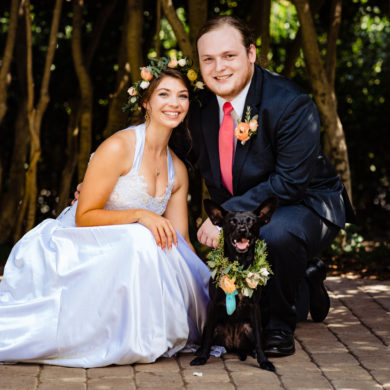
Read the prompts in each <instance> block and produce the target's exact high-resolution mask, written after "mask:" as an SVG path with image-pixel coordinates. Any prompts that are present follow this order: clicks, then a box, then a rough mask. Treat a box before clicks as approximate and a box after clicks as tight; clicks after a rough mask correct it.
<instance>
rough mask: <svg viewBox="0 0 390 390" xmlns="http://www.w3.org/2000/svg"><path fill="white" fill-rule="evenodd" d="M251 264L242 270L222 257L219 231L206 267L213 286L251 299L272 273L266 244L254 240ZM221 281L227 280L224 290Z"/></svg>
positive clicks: (222, 249) (221, 241) (221, 234)
mask: <svg viewBox="0 0 390 390" xmlns="http://www.w3.org/2000/svg"><path fill="white" fill-rule="evenodd" d="M254 257H255V258H254V261H253V264H251V265H250V266H249V267H248V268H246V269H244V266H243V265H241V264H240V263H239V262H238V261H237V260H236V261H233V262H231V261H230V260H229V259H228V258H227V257H225V255H224V239H223V231H222V229H221V232H220V235H219V245H218V248H216V249H212V250H211V251H210V252H209V253H208V255H207V258H208V260H209V261H208V262H207V265H208V267H209V268H210V270H211V277H212V279H214V281H215V284H216V285H218V286H219V287H221V288H222V289H223V290H224V291H225V292H228V293H232V292H234V291H235V290H238V291H239V292H240V291H241V292H242V294H243V295H245V296H247V297H251V296H252V294H253V291H254V290H255V289H256V288H257V286H258V285H260V286H265V285H266V284H267V281H268V279H269V278H270V276H271V275H273V272H272V270H271V267H270V265H269V263H268V261H267V244H266V243H265V242H264V241H263V240H260V239H257V240H256V244H255V256H254ZM223 279H225V280H228V282H229V287H228V288H225V285H224V284H225V283H223V282H224V281H223Z"/></svg>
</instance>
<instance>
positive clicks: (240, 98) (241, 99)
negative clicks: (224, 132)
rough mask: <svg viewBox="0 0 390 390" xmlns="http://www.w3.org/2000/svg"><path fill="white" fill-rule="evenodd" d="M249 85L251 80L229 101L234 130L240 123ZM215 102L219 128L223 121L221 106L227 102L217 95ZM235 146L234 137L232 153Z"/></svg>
mask: <svg viewBox="0 0 390 390" xmlns="http://www.w3.org/2000/svg"><path fill="white" fill-rule="evenodd" d="M250 85H251V80H250V81H249V83H248V84H247V85H246V86H245V88H244V89H243V90H242V91H241V92H240V93H239V94H238V95H237V96H236V97H235V98H234V99H233V100H231V101H230V104H231V105H232V106H233V111H232V113H231V115H232V118H233V126H234V128H236V126H237V125H238V122H241V118H242V116H243V114H244V109H245V107H244V106H245V100H246V95H247V94H248V90H249V86H250ZM217 101H218V106H219V126H221V124H222V121H223V115H224V114H223V105H224V104H225V103H226V102H227V100H225V99H223V98H222V97H220V96H218V95H217ZM232 137H234V134H232ZM236 145H237V138H236V137H234V152H235V151H236Z"/></svg>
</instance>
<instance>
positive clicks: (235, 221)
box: [229, 218, 237, 226]
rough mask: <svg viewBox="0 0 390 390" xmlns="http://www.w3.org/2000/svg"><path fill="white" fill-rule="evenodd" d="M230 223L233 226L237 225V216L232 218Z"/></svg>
mask: <svg viewBox="0 0 390 390" xmlns="http://www.w3.org/2000/svg"><path fill="white" fill-rule="evenodd" d="M229 223H230V225H232V226H236V225H237V219H236V218H232V219H231V220H230V221H229Z"/></svg>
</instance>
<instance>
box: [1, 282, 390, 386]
mask: <svg viewBox="0 0 390 390" xmlns="http://www.w3.org/2000/svg"><path fill="white" fill-rule="evenodd" d="M327 286H328V289H329V291H330V295H331V299H332V307H331V312H330V313H329V315H328V317H327V319H326V321H325V322H324V323H321V324H316V323H312V322H310V321H308V322H305V323H302V324H299V326H298V327H297V330H296V349H297V351H296V353H295V355H293V356H290V357H285V358H279V359H275V358H274V359H271V360H272V361H273V363H274V364H275V366H276V370H277V373H276V374H274V373H270V372H266V371H263V370H260V369H259V368H258V367H257V364H256V361H255V360H254V359H252V358H248V360H247V361H245V362H241V361H239V360H238V359H237V357H236V356H235V355H230V354H228V355H225V356H223V358H210V360H209V362H208V363H207V365H205V366H203V367H195V368H194V367H191V366H190V365H189V362H190V360H191V359H192V356H188V355H182V356H179V357H177V358H172V359H160V360H159V361H158V362H156V363H154V364H136V365H134V366H112V367H105V368H94V369H89V370H84V369H79V368H64V367H56V366H46V365H37V364H30V365H29V364H17V365H4V366H0V389H1V390H62V389H67V390H68V389H72V390H73V389H74V390H105V389H114V390H124V389H134V390H135V389H163V390H165V389H167V390H168V389H169V390H170V389H188V390H191V389H196V390H203V389H205V390H207V389H219V390H230V389H231V390H233V389H237V390H246V389H248V390H253V389H265V390H273V389H282V390H287V389H288V390H289V389H312V390H314V389H321V390H322V389H323V390H328V389H337V390H338V389H343V390H352V389H353V390H354V389H362V390H370V389H389V390H390V348H389V344H390V281H386V282H377V281H367V280H360V279H357V280H351V279H345V278H336V277H333V278H328V280H327ZM194 372H201V373H202V376H195V375H194Z"/></svg>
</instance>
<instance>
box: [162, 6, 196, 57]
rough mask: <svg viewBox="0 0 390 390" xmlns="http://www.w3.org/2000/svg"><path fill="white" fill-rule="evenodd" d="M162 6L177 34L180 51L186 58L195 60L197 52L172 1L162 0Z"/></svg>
mask: <svg viewBox="0 0 390 390" xmlns="http://www.w3.org/2000/svg"><path fill="white" fill-rule="evenodd" d="M161 4H162V7H163V11H164V14H165V16H166V18H167V19H168V22H169V24H170V25H171V26H172V29H173V32H174V33H175V36H176V39H177V43H178V44H179V47H180V50H181V51H182V52H183V54H184V55H185V56H189V57H191V59H193V58H195V55H196V53H195V50H194V48H193V47H192V45H191V42H190V38H189V36H188V34H187V33H186V31H185V29H184V26H183V23H182V22H181V21H180V19H179V18H178V16H177V14H176V9H175V7H174V6H173V3H172V0H161Z"/></svg>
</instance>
